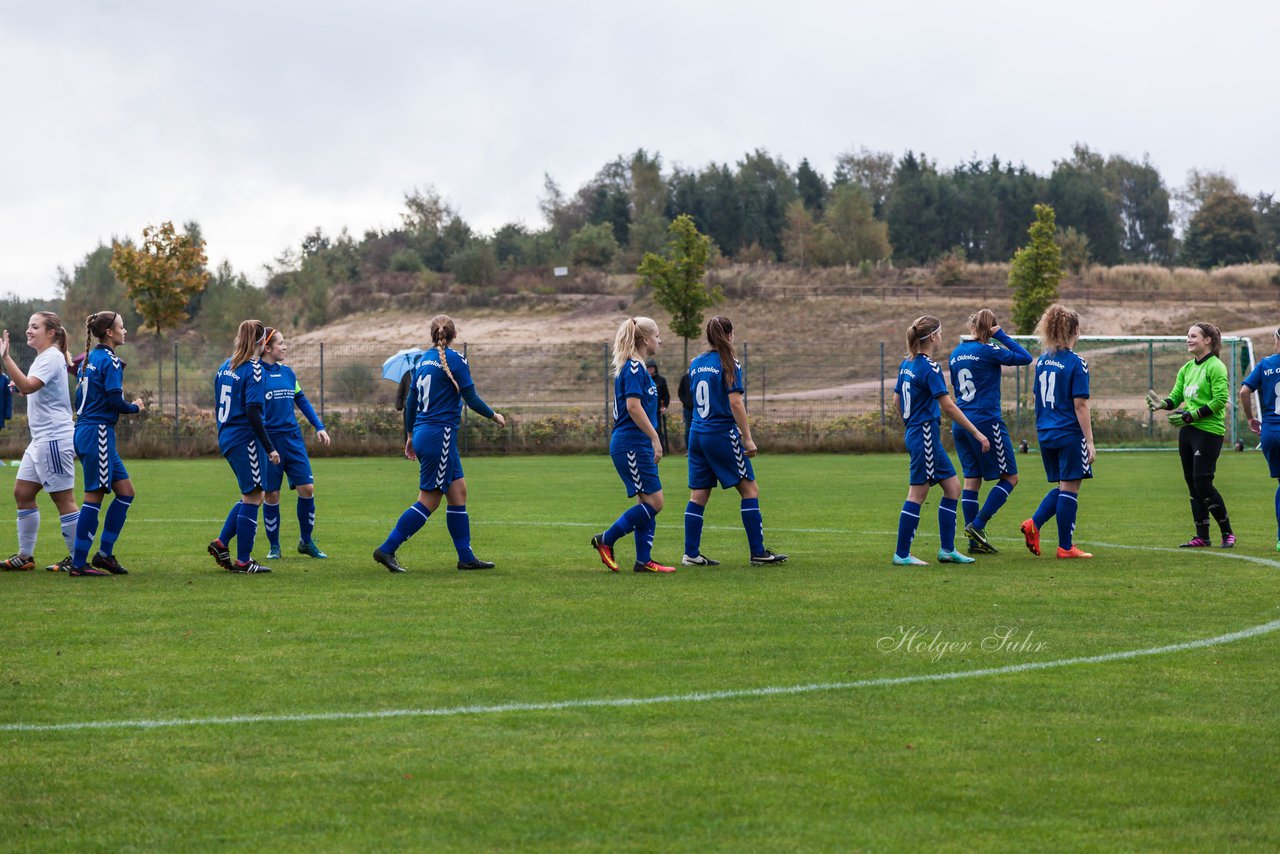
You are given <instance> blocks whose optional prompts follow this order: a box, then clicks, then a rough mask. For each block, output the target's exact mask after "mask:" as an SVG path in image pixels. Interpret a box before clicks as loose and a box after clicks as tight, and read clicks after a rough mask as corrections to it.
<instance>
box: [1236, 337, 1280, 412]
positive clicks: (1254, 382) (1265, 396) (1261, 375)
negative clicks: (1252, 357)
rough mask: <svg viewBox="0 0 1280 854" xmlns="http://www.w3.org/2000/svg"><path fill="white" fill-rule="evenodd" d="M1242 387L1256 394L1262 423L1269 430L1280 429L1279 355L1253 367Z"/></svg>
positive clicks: (1269, 357)
mask: <svg viewBox="0 0 1280 854" xmlns="http://www.w3.org/2000/svg"><path fill="white" fill-rule="evenodd" d="M1244 385H1245V386H1247V387H1248V388H1249V390H1250V391H1255V392H1257V393H1258V406H1259V408H1261V409H1262V423H1263V424H1265V425H1266V426H1267V427H1270V428H1276V427H1280V353H1276V354H1275V355H1273V356H1268V357H1267V358H1265V359H1263V360H1262V361H1261V362H1259V363H1258V364H1256V365H1254V368H1253V371H1252V373H1250V374H1249V376H1247V377H1245V380H1244ZM1248 414H1249V415H1252V414H1253V413H1252V412H1250V413H1248Z"/></svg>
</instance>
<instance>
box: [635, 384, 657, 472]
mask: <svg viewBox="0 0 1280 854" xmlns="http://www.w3.org/2000/svg"><path fill="white" fill-rule="evenodd" d="M627 415H629V416H631V420H632V421H634V422H636V426H637V427H639V428H640V431H641V432H642V433H644V434H645V435H646V436H648V437H649V441H650V442H651V443H653V461H654V462H655V463H656V462H657V461H658V460H660V459H662V440H661V439H659V438H658V431H657V430H655V429H653V423H652V422H651V421H650V420H649V416H648V415H647V414H646V413H645V411H644V404H643V403H641V402H640V398H638V397H628V398H627Z"/></svg>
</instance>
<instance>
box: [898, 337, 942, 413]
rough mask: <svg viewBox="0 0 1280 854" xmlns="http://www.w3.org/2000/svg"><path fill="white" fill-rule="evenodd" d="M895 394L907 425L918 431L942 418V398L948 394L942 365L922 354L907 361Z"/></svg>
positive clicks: (904, 363)
mask: <svg viewBox="0 0 1280 854" xmlns="http://www.w3.org/2000/svg"><path fill="white" fill-rule="evenodd" d="M893 393H894V394H896V395H897V396H898V407H899V411H900V412H901V414H902V420H903V423H905V424H906V425H907V426H908V427H916V426H918V425H920V424H928V423H929V422H931V421H937V420H939V419H940V418H942V408H941V407H940V406H938V398H940V397H942V396H943V395H944V394H946V393H947V381H946V380H945V379H943V378H942V369H941V368H939V367H938V363H937V362H935V361H934V360H933V359H930V358H929V357H928V356H926V355H924V354H923V353H921V354H920V355H919V356H915V357H913V358H910V359H906V360H904V361H903V363H902V365H901V367H899V368H898V379H897V382H895V383H894V384H893Z"/></svg>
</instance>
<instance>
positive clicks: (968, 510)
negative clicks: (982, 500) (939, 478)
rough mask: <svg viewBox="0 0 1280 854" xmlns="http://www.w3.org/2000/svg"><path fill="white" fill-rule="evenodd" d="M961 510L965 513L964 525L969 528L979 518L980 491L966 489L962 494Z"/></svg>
mask: <svg viewBox="0 0 1280 854" xmlns="http://www.w3.org/2000/svg"><path fill="white" fill-rule="evenodd" d="M960 510H961V512H963V513H964V524H965V527H966V528H967V527H969V526H970V525H972V524H973V520H975V519H977V518H978V490H976V489H966V490H965V491H963V492H961V493H960ZM978 527H979V528H981V527H983V526H982V525H979V526H978Z"/></svg>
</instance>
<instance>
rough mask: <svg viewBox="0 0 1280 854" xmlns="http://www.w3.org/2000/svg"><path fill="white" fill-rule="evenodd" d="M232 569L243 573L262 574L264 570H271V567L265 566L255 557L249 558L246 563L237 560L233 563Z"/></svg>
mask: <svg viewBox="0 0 1280 854" xmlns="http://www.w3.org/2000/svg"><path fill="white" fill-rule="evenodd" d="M231 571H232V572H238V573H240V574H242V575H260V574H262V573H264V572H270V571H271V567H269V566H263V565H262V564H260V563H258V562H257V561H256V560H254V559H253V558H249V559H248V560H247V561H245V562H244V563H241V562H240V561H235V562H234V563H232V564H231Z"/></svg>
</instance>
